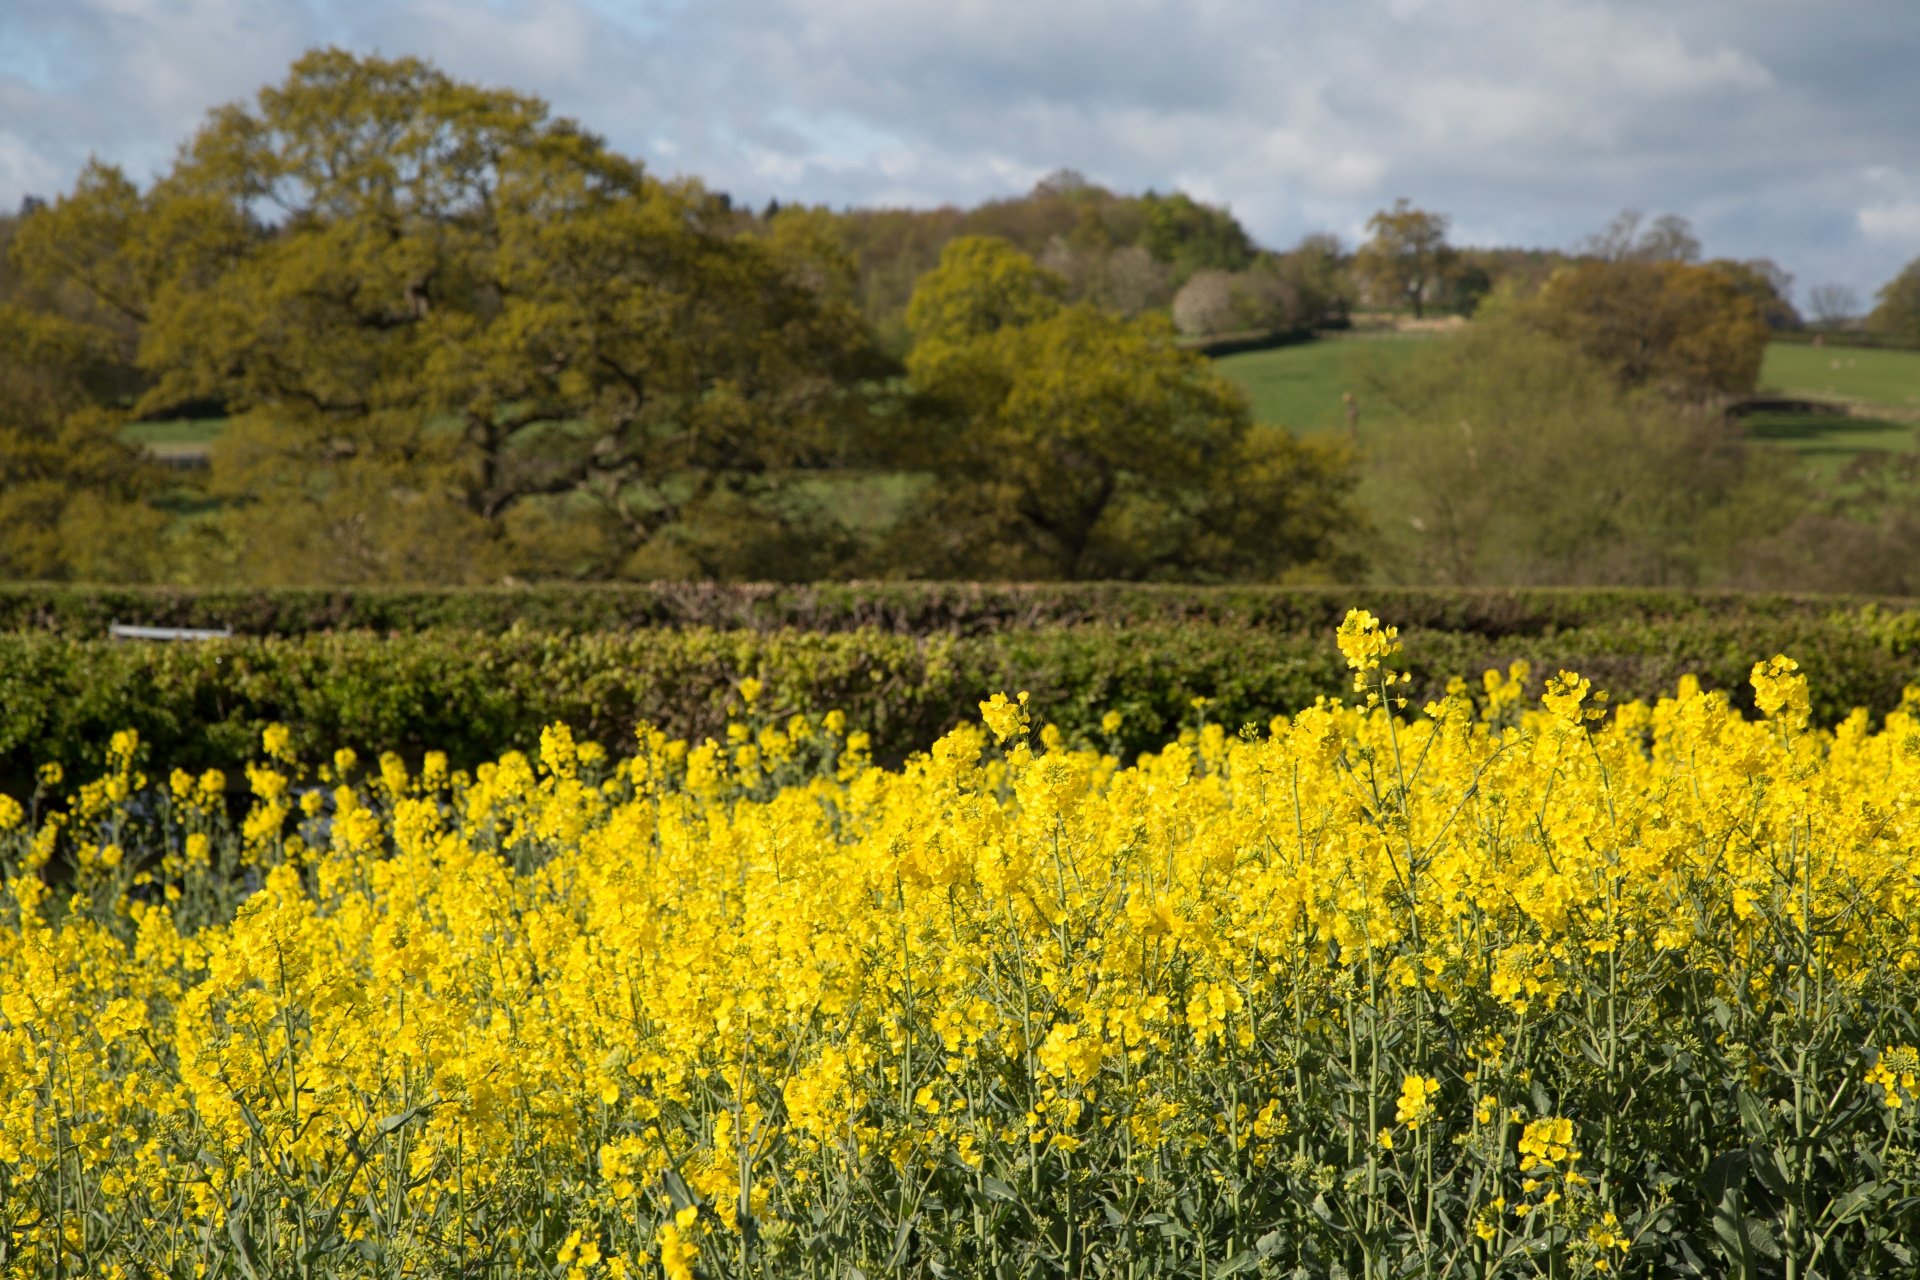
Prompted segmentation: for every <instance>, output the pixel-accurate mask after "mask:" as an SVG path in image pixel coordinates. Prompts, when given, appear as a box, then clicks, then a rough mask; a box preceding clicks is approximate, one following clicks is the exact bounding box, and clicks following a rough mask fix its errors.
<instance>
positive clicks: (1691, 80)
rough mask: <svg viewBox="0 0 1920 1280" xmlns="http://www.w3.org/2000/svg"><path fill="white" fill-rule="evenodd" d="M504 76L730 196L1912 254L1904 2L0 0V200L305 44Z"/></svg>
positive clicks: (1918, 139)
mask: <svg viewBox="0 0 1920 1280" xmlns="http://www.w3.org/2000/svg"><path fill="white" fill-rule="evenodd" d="M326 44H333V45H339V46H342V47H345V48H350V49H354V50H356V51H361V52H368V53H371V52H378V53H382V54H387V55H398V54H412V55H416V56H420V57H424V58H427V59H430V60H431V61H433V62H435V63H436V64H438V65H439V66H440V67H441V68H442V69H444V70H446V71H448V72H449V73H451V74H453V75H455V76H458V77H460V78H462V79H466V80H472V81H475V82H478V83H482V84H487V85H494V86H502V87H509V88H514V89H518V90H521V91H524V92H529V93H534V94H537V95H539V96H541V97H543V98H545V99H546V100H547V101H548V102H550V103H551V104H552V105H553V107H554V109H555V110H556V111H557V112H558V113H560V114H563V115H568V116H572V117H574V118H576V119H578V120H579V121H581V122H582V123H583V124H585V125H586V126H587V127H588V128H590V129H592V130H593V131H595V132H597V133H599V134H601V135H603V136H605V137H606V138H607V139H608V140H609V141H610V142H611V143H612V144H613V145H614V146H616V147H618V148H619V149H620V150H622V151H625V152H627V153H629V154H632V155H636V156H638V157H640V158H641V159H643V160H645V161H646V162H647V164H648V165H649V167H650V168H652V169H653V170H654V171H655V172H656V173H658V174H660V175H662V176H673V175H697V176H699V177H700V178H702V179H703V180H705V181H706V182H707V184H708V185H709V186H711V187H713V188H715V189H718V190H722V191H726V192H729V193H731V194H732V195H734V196H735V197H736V198H737V199H741V200H745V201H748V202H751V203H753V204H755V205H758V204H760V203H762V202H764V201H765V200H767V199H768V198H770V197H778V198H779V199H780V200H781V201H782V202H792V201H800V202H803V203H813V204H828V205H832V206H835V207H840V206H846V205H895V206H898V205H910V206H931V205H938V204H943V203H956V204H971V203H975V202H978V201H980V200H984V199H991V198H997V197H1003V196H1010V195H1017V194H1020V193H1022V192H1024V191H1026V190H1028V189H1030V188H1031V187H1032V186H1033V184H1034V183H1035V182H1036V181H1037V180H1038V179H1039V178H1041V177H1042V176H1044V175H1045V174H1047V173H1049V172H1051V171H1053V170H1055V169H1058V168H1062V167H1068V168H1073V169H1077V170H1079V171H1080V172H1082V173H1084V174H1085V175H1086V176H1087V177H1089V178H1091V179H1093V180H1094V181H1096V182H1099V183H1101V184H1102V185H1105V186H1107V187H1110V188H1112V189H1114V190H1118V191H1142V190H1146V189H1147V188H1149V187H1151V188H1154V189H1157V190H1161V191H1165V190H1169V189H1172V188H1180V189H1182V190H1185V191H1188V192H1190V193H1192V194H1194V195H1196V196H1198V197H1201V198H1203V199H1206V200H1209V201H1212V202H1214V203H1217V204H1223V205H1226V206H1227V207H1229V208H1231V209H1232V210H1233V212H1234V213H1235V214H1236V215H1238V216H1239V218H1240V219H1241V221H1242V222H1243V223H1244V224H1245V225H1246V226H1247V228H1248V229H1249V230H1250V231H1251V232H1252V233H1253V235H1254V237H1255V239H1256V240H1258V241H1259V242H1260V243H1262V244H1265V245H1268V246H1270V247H1275V248H1283V247H1286V246H1287V245H1290V244H1292V243H1293V242H1295V241H1297V240H1298V239H1299V238H1300V237H1301V236H1302V235H1304V234H1307V233H1309V232H1315V231H1332V232H1335V233H1337V234H1339V235H1341V236H1343V237H1345V238H1346V239H1347V241H1348V242H1349V243H1350V244H1351V243H1354V242H1356V241H1357V240H1359V239H1362V238H1364V235H1365V226H1366V221H1367V218H1368V217H1369V216H1370V215H1371V214H1372V213H1373V212H1374V211H1375V210H1377V209H1380V208H1382V207H1385V206H1387V205H1390V204H1391V203H1392V202H1393V200H1394V199H1395V198H1396V197H1400V196H1405V197H1408V198H1409V199H1411V200H1412V201H1413V202H1414V203H1415V204H1416V205H1419V206H1421V207H1423V208H1427V209H1431V210H1435V211H1438V212H1441V213H1444V214H1446V215H1448V216H1449V217H1450V218H1451V220H1452V228H1453V239H1454V240H1455V242H1456V243H1461V244H1484V245H1527V246H1540V247H1551V248H1571V247H1573V246H1575V245H1576V244H1577V243H1578V242H1579V241H1580V240H1582V239H1583V238H1584V237H1585V236H1587V235H1589V234H1591V233H1593V232H1595V231H1597V230H1599V229H1600V228H1601V227H1603V226H1604V225H1605V224H1606V223H1607V222H1608V221H1609V220H1610V219H1611V218H1612V217H1613V216H1614V215H1615V214H1617V213H1619V212H1620V211H1621V210H1623V209H1628V208H1633V209H1639V210H1642V211H1644V212H1645V213H1646V214H1647V215H1649V216H1654V215H1658V214H1661V213H1677V214H1679V215H1681V216H1683V217H1685V218H1687V219H1689V220H1690V221H1691V222H1692V223H1693V226H1694V229H1695V231H1696V233H1697V234H1698V235H1699V236H1700V238H1701V240H1702V241H1703V242H1704V244H1705V249H1706V253H1707V255H1708V256H1711V257H1733V258H1756V257H1769V258H1772V259H1774V260H1775V261H1776V262H1777V263H1779V264H1780V265H1781V266H1783V267H1784V268H1786V270H1788V271H1789V272H1791V273H1792V274H1793V276H1794V278H1795V291H1796V293H1797V294H1798V295H1799V297H1800V299H1801V300H1802V301H1804V299H1805V297H1806V294H1807V292H1808V291H1809V290H1811V289H1812V288H1814V287H1815V286H1819V285H1823V284H1842V285H1846V286H1848V287H1850V288H1852V289H1853V290H1855V292H1856V293H1857V295H1858V296H1859V298H1860V300H1861V302H1862V304H1863V305H1870V303H1871V299H1872V295H1873V293H1874V291H1875V290H1876V289H1878V288H1879V287H1880V286H1881V285H1882V284H1883V283H1884V282H1885V281H1886V280H1888V279H1889V278H1891V277H1892V276H1893V275H1894V273H1895V272H1897V271H1898V270H1899V269H1900V268H1901V266H1902V265H1903V264H1905V263H1907V262H1908V261H1910V260H1913V259H1915V258H1916V257H1920V70H1917V69H1920V0H1337V2H1336V0H1318V2H1317V3H1316V2H1309V0H0V209H6V210H11V209H13V208H14V207H16V206H17V205H18V204H19V202H20V200H21V198H22V197H23V196H25V195H28V194H34V195H39V196H43V197H52V196H55V195H57V194H58V193H59V192H61V191H62V190H64V189H66V188H67V187H69V186H70V185H71V184H72V182H73V179H74V176H75V174H76V173H77V172H78V170H79V168H80V166H81V165H82V164H83V163H84V162H85V161H86V159H87V158H88V156H89V155H93V156H98V157H99V158H100V159H102V160H105V161H108V162H110V163H113V164H117V165H119V166H121V167H122V168H123V169H125V170H126V171H127V172H128V174H129V175H130V176H133V177H135V178H136V179H138V180H141V181H146V180H149V179H151V178H152V177H153V176H154V175H155V174H157V173H159V172H161V171H162V170H163V169H164V168H165V167H166V166H167V164H168V163H169V162H170V160H171V158H172V156H173V154H174V151H175V149H176V148H177V147H178V146H179V145H180V143H181V142H182V141H184V140H185V139H186V138H187V137H189V136H190V135H191V134H192V132H193V130H194V129H195V127H196V126H197V125H198V124H199V123H200V122H201V120H203V119H204V117H205V115H206V113H207V112H208V110H209V109H211V108H213V107H215V106H217V105H220V104H222V103H226V102H232V101H236V100H242V99H247V98H250V97H252V96H253V95H254V94H255V93H256V92H257V91H258V90H259V89H260V88H261V87H262V86H263V85H266V84H270V83H273V82H277V81H279V80H280V79H282V78H283V77H284V76H285V74H286V69H287V66H288V64H289V63H291V62H292V61H293V59H294V58H296V57H297V56H298V55H299V54H300V53H301V52H302V51H303V50H305V49H308V48H311V47H313V46H316V45H326Z"/></svg>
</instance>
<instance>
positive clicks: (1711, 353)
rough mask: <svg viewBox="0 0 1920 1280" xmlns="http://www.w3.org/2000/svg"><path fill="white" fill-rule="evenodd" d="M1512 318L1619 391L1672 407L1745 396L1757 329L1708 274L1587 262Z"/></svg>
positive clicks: (1675, 265)
mask: <svg viewBox="0 0 1920 1280" xmlns="http://www.w3.org/2000/svg"><path fill="white" fill-rule="evenodd" d="M1522 314H1523V315H1525V316H1526V318H1527V319H1528V320H1529V321H1530V322H1531V323H1532V324H1533V325H1534V326H1535V327H1536V328H1538V329H1540V330H1542V331H1543V332H1545V333H1548V334H1550V335H1552V336H1554V337H1556V338H1559V339H1561V340H1563V341H1566V342H1569V343H1571V344H1572V345H1573V346H1574V347H1576V348H1578V349H1579V350H1580V351H1582V352H1583V353H1585V354H1586V355H1587V356H1588V357H1589V358H1591V359H1593V360H1595V361H1597V362H1598V363H1599V364H1600V365H1601V366H1602V367H1603V368H1605V369H1607V370H1608V371H1609V372H1610V373H1611V374H1612V375H1613V377H1614V379H1615V380H1616V381H1617V382H1618V383H1619V384H1620V386H1622V387H1623V388H1628V389H1632V388H1638V387H1654V388H1656V389H1658V390H1661V391H1663V392H1666V393H1667V394H1669V395H1672V396H1675V397H1677V398H1679V399H1682V400H1691V401H1700V400H1706V399H1710V398H1712V397H1715V396H1726V395H1743V394H1746V393H1748V392H1751V391H1752V390H1753V387H1754V383H1755V382H1756V381H1757V380H1758V378H1759V376H1760V360H1761V357H1762V356H1763V355H1764V354H1765V353H1766V346H1767V323H1766V320H1765V319H1764V318H1763V316H1762V314H1761V310H1760V306H1759V304H1758V303H1757V302H1756V301H1755V299H1754V296H1753V294H1752V293H1751V292H1749V291H1748V290H1746V289H1745V288H1743V286H1742V285H1741V284H1740V283H1737V282H1736V281H1735V280H1733V279H1732V278H1730V277H1729V275H1728V274H1727V273H1726V272H1725V271H1723V270H1721V269H1719V268H1717V267H1713V266H1695V265H1693V264H1691V263H1685V262H1674V261H1667V260H1660V261H1642V260H1638V259H1629V260H1623V261H1617V262H1601V261H1588V262H1581V263H1577V264H1575V265H1573V266H1569V267H1565V268H1562V269H1561V270H1560V271H1558V272H1556V273H1555V274H1554V276H1553V277H1552V279H1550V280H1549V281H1548V282H1547V284H1546V286H1545V287H1544V288H1543V289H1541V291H1540V293H1539V295H1538V296H1537V297H1535V298H1534V299H1532V300H1531V301H1530V302H1528V303H1526V304H1524V306H1523V311H1522Z"/></svg>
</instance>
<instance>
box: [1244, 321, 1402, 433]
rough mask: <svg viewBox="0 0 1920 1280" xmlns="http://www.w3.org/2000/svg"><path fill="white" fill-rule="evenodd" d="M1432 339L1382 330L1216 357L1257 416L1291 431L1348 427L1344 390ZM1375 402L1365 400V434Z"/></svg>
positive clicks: (1362, 415) (1355, 386) (1362, 412)
mask: <svg viewBox="0 0 1920 1280" xmlns="http://www.w3.org/2000/svg"><path fill="white" fill-rule="evenodd" d="M1432 341H1434V339H1433V338H1431V337H1427V336H1425V335H1414V334H1382V335H1379V336H1377V337H1365V338H1323V339H1321V340H1319V341H1317V342H1303V343H1300V344H1299V345H1298V346H1292V347H1277V348H1275V349H1274V350H1272V351H1249V352H1246V353H1245V354H1243V355H1237V356H1227V357H1226V358H1224V359H1222V360H1218V361H1216V362H1215V364H1216V366H1217V367H1218V368H1219V370H1220V372H1221V373H1223V374H1225V375H1226V376H1227V377H1228V378H1230V379H1232V380H1233V381H1234V382H1237V383H1239V384H1240V385H1241V386H1242V387H1243V388H1245V389H1246V392H1247V398H1248V399H1249V400H1251V401H1252V402H1253V416H1254V418H1255V419H1256V420H1258V421H1260V422H1271V423H1277V424H1278V425H1280V426H1283V427H1286V428H1288V429H1290V430H1293V431H1299V432H1313V431H1344V430H1345V429H1346V425H1347V417H1346V410H1345V408H1344V407H1343V406H1342V404H1341V401H1340V396H1341V394H1342V393H1343V392H1347V391H1354V392H1355V393H1356V394H1358V391H1359V387H1360V384H1361V383H1362V381H1363V380H1364V379H1363V376H1362V375H1363V373H1364V371H1365V370H1366V369H1367V367H1368V366H1369V365H1372V364H1377V363H1384V364H1386V365H1388V366H1389V367H1390V366H1391V365H1392V363H1393V362H1395V361H1398V360H1402V359H1405V358H1406V355H1407V353H1408V352H1410V351H1412V350H1413V349H1414V347H1415V346H1416V345H1417V344H1418V343H1421V342H1432ZM1371 408H1372V406H1370V405H1368V404H1366V403H1364V402H1363V403H1361V405H1360V421H1361V430H1362V432H1363V433H1364V431H1365V429H1366V425H1367V423H1368V422H1370V421H1372V420H1374V415H1373V414H1372V413H1370V409H1371Z"/></svg>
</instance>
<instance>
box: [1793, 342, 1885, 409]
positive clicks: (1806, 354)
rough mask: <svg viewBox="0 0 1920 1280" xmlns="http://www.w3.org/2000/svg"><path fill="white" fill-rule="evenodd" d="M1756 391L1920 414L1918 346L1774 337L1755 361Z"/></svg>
mask: <svg viewBox="0 0 1920 1280" xmlns="http://www.w3.org/2000/svg"><path fill="white" fill-rule="evenodd" d="M1760 387H1761V390H1762V391H1767V392H1779V393H1780V394H1782V395H1791V396H1805V397H1806V398H1808V399H1811V400H1835V401H1845V402H1849V403H1853V404H1872V405H1884V406H1886V407H1887V408H1889V409H1894V410H1897V411H1899V412H1901V413H1911V414H1913V415H1915V416H1920V351H1879V350H1874V349H1873V348H1870V347H1836V346H1826V347H1811V346H1805V345H1802V344H1800V343H1787V342H1776V343H1774V344H1772V345H1771V346H1769V347H1768V348H1767V358H1766V363H1765V364H1763V365H1762V366H1761V367H1760Z"/></svg>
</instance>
